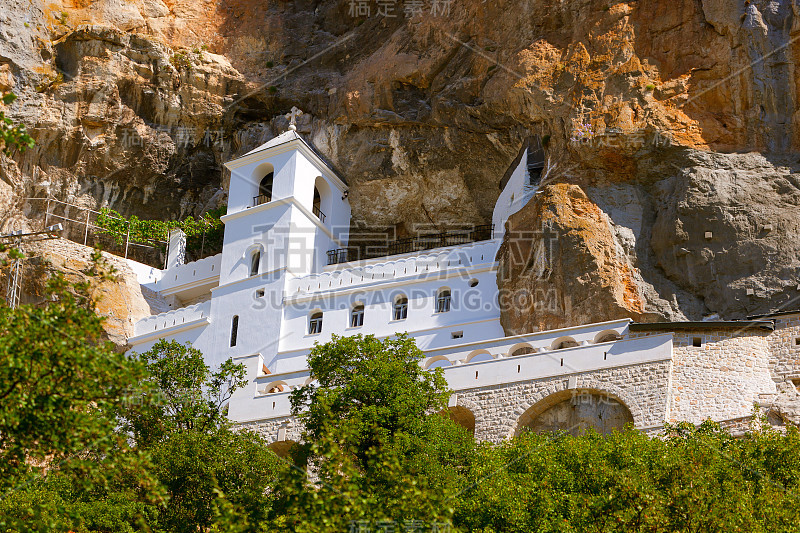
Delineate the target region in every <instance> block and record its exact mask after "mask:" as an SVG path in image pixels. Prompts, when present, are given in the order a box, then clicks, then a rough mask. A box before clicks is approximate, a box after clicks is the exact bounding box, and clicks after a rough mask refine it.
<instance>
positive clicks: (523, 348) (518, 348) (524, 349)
mask: <svg viewBox="0 0 800 533" xmlns="http://www.w3.org/2000/svg"><path fill="white" fill-rule="evenodd" d="M533 352H534V350H533V347H532V346H531V345H530V344H528V343H527V342H521V343H519V344H515V345H514V346H512V347H511V349H510V350H509V351H508V355H510V356H512V357H515V356H517V355H529V354H532V353H533Z"/></svg>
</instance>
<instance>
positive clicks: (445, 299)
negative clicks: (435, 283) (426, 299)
mask: <svg viewBox="0 0 800 533" xmlns="http://www.w3.org/2000/svg"><path fill="white" fill-rule="evenodd" d="M448 311H450V289H442V290H440V291H439V294H438V295H437V296H436V312H437V313H447V312H448Z"/></svg>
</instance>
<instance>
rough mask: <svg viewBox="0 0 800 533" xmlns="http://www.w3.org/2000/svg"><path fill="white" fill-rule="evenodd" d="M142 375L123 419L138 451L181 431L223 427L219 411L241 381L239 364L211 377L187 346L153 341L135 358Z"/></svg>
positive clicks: (242, 373) (224, 365)
mask: <svg viewBox="0 0 800 533" xmlns="http://www.w3.org/2000/svg"><path fill="white" fill-rule="evenodd" d="M138 361H140V362H141V364H142V366H143V367H144V368H145V370H146V372H147V376H146V377H145V378H144V379H142V380H141V381H140V382H139V384H138V385H137V387H136V389H135V390H134V392H133V393H132V394H131V395H130V399H131V401H129V402H128V405H127V406H126V409H125V411H124V412H123V415H122V416H123V419H124V420H125V421H126V423H127V426H126V427H127V429H128V430H130V431H131V433H132V434H133V436H134V438H135V440H136V442H137V444H138V445H139V446H144V447H149V446H152V445H154V444H155V443H157V442H160V441H162V440H163V439H164V438H166V437H167V436H169V435H172V434H174V433H176V432H180V431H198V432H200V433H204V432H209V431H212V430H216V429H217V428H220V427H223V426H224V425H225V423H226V419H225V416H224V415H223V413H222V406H223V405H225V403H227V401H228V400H229V399H230V397H231V395H232V394H233V393H234V392H235V391H236V389H238V388H240V387H243V386H244V384H245V383H246V382H245V379H244V376H245V368H244V365H241V364H234V363H233V361H232V360H231V359H228V360H226V361H225V362H224V363H222V365H220V368H219V369H218V370H217V371H215V372H212V371H211V369H210V368H209V367H208V366H207V365H206V364H205V362H204V360H203V354H202V353H201V352H200V351H199V350H197V349H196V348H192V346H191V345H190V344H186V345H183V344H180V343H179V342H177V341H174V340H172V341H166V340H164V339H162V340H160V341H158V343H156V345H155V346H153V348H151V349H150V350H149V351H147V352H145V353H143V354H141V355H139V356H138Z"/></svg>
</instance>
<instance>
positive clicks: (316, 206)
mask: <svg viewBox="0 0 800 533" xmlns="http://www.w3.org/2000/svg"><path fill="white" fill-rule="evenodd" d="M311 212H312V213H314V215H315V216H316V217H317V218H318V219H320V221H321V222H325V215H324V214H323V213H322V196H321V195H320V194H319V189H317V186H316V185H315V186H314V203H313V204H312V206H311Z"/></svg>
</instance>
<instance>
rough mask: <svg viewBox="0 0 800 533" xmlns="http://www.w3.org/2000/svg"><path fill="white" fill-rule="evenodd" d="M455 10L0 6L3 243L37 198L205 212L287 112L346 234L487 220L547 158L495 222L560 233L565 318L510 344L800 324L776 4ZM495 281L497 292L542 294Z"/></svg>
mask: <svg viewBox="0 0 800 533" xmlns="http://www.w3.org/2000/svg"><path fill="white" fill-rule="evenodd" d="M442 4H444V3H442ZM448 4H449V8H448V10H447V12H446V13H445V12H443V11H442V12H436V13H433V12H430V10H431V7H430V5H428V6H426V9H425V10H424V12H422V13H414V12H412V11H404V10H403V9H401V7H400V6H399V5H398V8H397V10H396V11H395V12H394V13H393V14H394V15H396V16H394V17H390V16H383V15H379V14H378V13H377V12H376V11H377V6H376V5H375V4H372V5H371V12H370V13H369V15H368V16H363V15H361V16H356V15H357V14H356V13H351V12H350V3H347V2H338V1H337V2H334V1H320V2H313V3H306V2H299V3H298V2H294V3H291V2H290V3H286V2H267V3H265V2H257V1H255V0H231V1H223V2H208V1H206V0H174V1H170V2H164V1H162V0H136V1H130V2H120V1H119V0H100V1H97V2H91V3H87V2H72V1H67V0H54V1H52V2H46V3H45V2H42V1H41V0H7V1H6V2H5V4H4V8H5V9H4V13H3V14H2V15H0V17H3V18H2V20H0V22H1V23H0V85H2V87H12V86H13V90H14V91H15V92H16V93H17V94H18V95H19V96H20V98H19V99H18V100H17V102H15V103H14V104H13V105H12V106H10V108H9V109H7V110H6V111H7V112H8V115H9V116H10V117H11V118H12V119H14V120H17V121H20V122H22V123H25V124H26V125H27V126H28V128H29V130H30V131H31V132H32V134H33V135H34V137H35V139H36V142H37V146H36V147H35V148H34V149H32V150H30V151H27V152H26V153H25V154H22V155H21V154H14V155H13V157H12V158H6V157H5V156H0V178H2V179H0V223H2V224H3V225H4V226H5V227H9V225H15V226H16V225H20V224H24V223H31V224H36V223H38V222H40V221H41V218H42V207H41V203H39V204H37V203H36V202H32V201H29V200H25V199H26V198H30V197H41V196H47V195H51V196H53V197H55V198H57V199H59V200H63V201H69V202H72V203H77V204H80V205H82V206H85V207H91V208H97V207H100V206H108V207H111V208H114V209H116V210H118V211H121V212H122V213H124V214H136V215H138V216H140V217H143V218H151V217H152V218H180V217H184V216H187V215H189V214H193V215H197V214H199V213H200V212H202V211H203V210H206V209H209V208H212V207H215V206H216V205H219V204H220V203H223V202H224V200H225V198H224V195H223V194H220V190H221V189H224V188H225V187H226V186H227V185H228V183H227V181H228V179H229V178H228V176H227V175H226V174H225V172H224V170H223V167H222V165H221V163H222V162H223V161H224V160H227V159H229V158H231V157H234V156H236V155H240V154H242V153H244V152H246V151H248V150H250V149H252V148H253V147H254V146H256V145H257V144H259V143H261V142H264V141H265V140H267V139H269V138H271V137H272V136H274V135H276V134H278V133H280V132H282V131H283V130H284V129H285V128H286V126H287V122H286V119H285V118H284V116H283V115H284V114H285V113H286V112H287V111H288V110H289V109H290V108H291V107H292V106H297V107H299V108H301V109H302V110H303V111H304V112H305V115H303V117H302V120H301V121H300V124H299V125H298V129H299V131H300V132H301V133H303V134H304V135H305V136H306V137H307V138H308V139H309V140H310V141H311V142H313V143H314V144H315V145H316V146H317V147H318V149H319V150H320V151H321V152H322V154H323V155H324V156H325V157H326V158H327V159H328V160H329V161H331V162H332V164H333V166H334V167H335V168H336V170H337V171H339V172H340V173H341V174H342V175H343V176H346V177H347V179H348V180H349V185H350V200H351V202H352V206H353V220H354V227H353V230H354V232H358V231H371V230H374V229H381V230H384V229H387V228H388V229H390V230H391V231H393V232H394V233H395V235H397V236H406V235H408V234H410V233H414V232H416V231H431V230H444V229H447V228H449V227H452V226H464V225H471V224H478V223H486V222H488V221H489V220H490V219H491V213H492V208H493V206H494V203H495V201H496V199H497V197H498V195H499V192H500V190H499V187H498V184H499V183H500V181H501V179H502V177H503V175H504V174H505V173H506V170H507V168H508V167H509V165H510V164H511V163H512V161H513V160H514V158H515V157H516V155H517V154H518V152H519V149H520V147H521V146H522V145H523V143H525V142H526V140H527V139H529V138H530V136H531V135H534V134H536V135H539V136H540V137H541V138H542V139H547V142H546V143H545V144H546V146H545V155H546V169H547V172H546V174H545V176H544V178H545V179H544V183H545V185H548V184H549V185H552V186H554V187H556V188H554V189H552V190H551V191H550V192H545V193H543V194H544V195H545V196H544V198H549V199H550V200H548V201H549V202H550V204H549V205H547V206H546V207H545V206H543V205H540V202H541V201H542V200H537V201H535V202H532V203H531V204H530V205H529V206H528V207H527V208H525V209H524V210H523V211H522V212H520V213H519V214H518V216H517V217H516V218H515V219H514V220H513V221H512V224H513V225H514V227H515V228H516V230H520V231H522V230H529V231H531V232H536V231H539V230H540V229H541V228H542V223H543V220H542V217H543V216H544V215H545V214H546V213H555V214H554V215H552V216H550V215H548V217H549V218H548V219H547V220H548V224H551V226H550V227H552V228H555V230H557V231H559V232H560V233H559V235H562V237H563V239H562V241H560V242H559V244H558V246H557V248H556V249H557V251H558V254H557V255H556V259H557V260H558V261H559V268H560V269H562V273H558V272H556V270H553V271H552V274H551V275H552V276H556V278H553V279H554V280H555V282H556V285H555V286H556V287H557V288H558V290H559V291H563V292H562V293H561V296H560V297H559V298H561V300H560V303H559V306H560V307H558V309H560V311H559V312H558V313H555V314H554V313H549V314H548V313H545V314H542V313H541V312H539V311H537V312H536V313H534V315H532V316H531V317H527V318H526V317H524V316H523V313H525V312H527V310H528V309H529V307H526V306H522V307H520V308H519V309H516V308H510V309H509V311H508V312H504V319H503V320H504V324H505V325H506V327H507V328H510V329H509V331H521V329H525V328H527V327H557V326H563V325H568V324H571V323H578V322H582V321H589V320H604V319H609V318H612V317H615V316H631V315H632V316H635V317H638V318H640V319H643V320H647V319H653V318H672V319H680V318H702V317H703V316H707V315H710V314H718V315H720V316H721V317H722V318H736V317H740V316H743V315H745V314H747V313H751V312H759V311H763V310H768V309H769V308H771V307H778V306H786V305H793V304H792V303H791V302H793V301H794V300H793V299H794V298H795V296H797V295H796V294H794V293H793V292H792V290H791V287H792V286H795V287H796V286H797V264H796V263H795V259H794V258H795V257H797V255H798V247H800V245H798V244H797V243H798V241H797V239H796V225H795V222H794V221H795V220H796V219H797V202H796V188H797V187H796V183H797V181H796V177H795V176H796V171H795V162H796V161H797V157H796V156H797V149H798V144H800V138H799V137H798V131H797V130H798V128H797V124H798V119H797V110H796V108H797V104H796V95H795V92H796V91H795V89H794V88H795V87H796V86H797V85H798V83H797V81H798V80H797V74H796V73H797V72H800V70H799V69H797V68H795V65H796V57H797V46H798V45H797V43H796V42H795V36H796V33H797V28H798V15H797V14H796V8H795V7H794V4H793V3H792V2H789V1H788V0H778V1H767V0H752V1H750V2H746V3H742V2H734V1H733V0H703V1H701V2H696V1H693V0H677V1H673V2H663V1H658V0H657V1H652V2H620V3H614V4H609V3H608V2H605V1H600V0H566V1H559V2H554V1H542V2H533V3H522V4H520V3H506V2H484V1H480V0H465V1H463V2H452V3H448ZM747 154H751V155H747ZM574 187H577V189H575V188H574ZM556 191H560V192H558V194H556ZM579 191H580V192H579ZM581 195H583V196H585V199H583V197H582V196H581ZM562 200H563V201H564V202H566V203H565V204H564V205H557V202H558V201H562ZM737 210H738V211H737ZM562 216H563V217H565V219H564V220H559V217H562ZM22 219H27V220H28V222H25V221H24V220H22ZM770 221H772V227H773V229H772V230H769V231H768V232H767V233H766V234H763V235H762V234H761V233H760V232H761V230H757V228H758V227H761V226H760V225H762V226H763V227H766V225H767V224H769V223H770ZM706 232H710V233H711V234H712V235H713V236H712V237H711V238H710V239H706V237H705V234H706ZM753 232H757V233H753ZM508 244H509V246H510V243H508ZM573 247H574V249H573ZM505 257H506V256H505V255H503V256H501V260H503V261H505V260H506V259H505ZM765 265H766V266H765ZM504 269H505V270H507V271H508V272H509V273H510V274H509V276H510V277H508V278H506V279H504V280H502V286H503V287H505V288H523V287H533V288H534V289H535V288H536V287H538V286H539V285H538V284H539V282H538V281H534V280H532V279H530V275H531V271H530V269H528V268H527V267H524V266H519V265H508V266H507V268H506V267H504ZM567 273H569V274H567ZM516 276H520V277H518V278H517V277H516ZM559 276H560V277H559ZM747 289H751V290H752V292H753V294H750V295H748V294H747V293H746V291H747ZM573 290H574V291H575V292H573ZM743 290H744V291H745V294H744V295H742V291H743ZM595 298H597V299H598V300H597V301H598V302H599V303H600V304H599V305H597V306H594V307H593V306H592V305H590V301H591V300H592V299H595ZM559 313H560V314H559ZM520 328H521V329H520Z"/></svg>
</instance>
